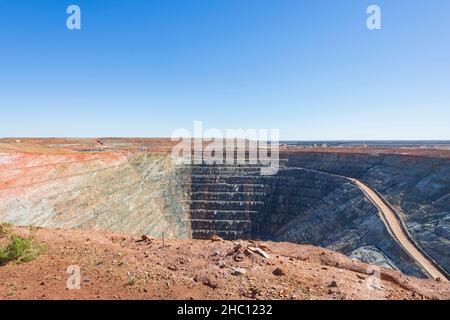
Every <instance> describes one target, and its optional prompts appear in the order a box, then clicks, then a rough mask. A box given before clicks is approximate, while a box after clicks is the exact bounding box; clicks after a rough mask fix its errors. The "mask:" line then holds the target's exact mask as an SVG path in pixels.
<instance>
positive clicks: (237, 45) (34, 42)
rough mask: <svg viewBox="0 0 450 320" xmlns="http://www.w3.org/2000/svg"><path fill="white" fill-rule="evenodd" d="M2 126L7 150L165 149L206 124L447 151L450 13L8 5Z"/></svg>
mask: <svg viewBox="0 0 450 320" xmlns="http://www.w3.org/2000/svg"><path fill="white" fill-rule="evenodd" d="M70 4H77V5H79V6H80V7H81V10H82V30H80V31H69V30H68V29H67V28H66V18H67V16H68V15H67V14H66V12H65V11H66V8H67V6H68V5H70ZM370 4H378V5H380V6H381V9H382V27H383V28H382V30H380V31H369V30H368V29H367V28H366V18H367V14H366V9H367V7H368V6H369V5H370ZM0 114H1V119H2V121H1V125H0V136H3V137H4V136H66V137H67V136H69V137H85V136H145V137H150V136H170V135H171V133H172V131H173V130H175V129H177V128H187V129H192V127H193V121H194V120H202V121H204V123H205V126H206V127H207V128H212V127H215V128H220V129H227V128H244V129H246V128H256V129H259V128H267V129H272V128H274V129H275V128H276V129H280V132H281V138H282V139H297V140H309V139H450V1H448V0H433V1H426V0H409V1H398V0H386V1H381V0H372V1H365V0H339V1H335V0H292V1H288V0H270V1H269V0H177V1H174V0H158V1H157V0H146V1H140V0H133V1H128V0H127V1H125V0H110V1H106V0H105V1H100V0H72V1H65V0H58V1H55V0H52V1H50V0H41V1H33V0H28V1H26V0H0Z"/></svg>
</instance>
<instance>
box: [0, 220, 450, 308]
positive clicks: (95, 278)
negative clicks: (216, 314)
mask: <svg viewBox="0 0 450 320" xmlns="http://www.w3.org/2000/svg"><path fill="white" fill-rule="evenodd" d="M12 232H14V233H16V234H21V235H27V234H28V233H29V230H28V229H27V228H19V227H14V228H13V231H12ZM35 234H36V239H37V241H38V242H41V243H44V244H45V246H46V251H45V253H44V254H42V255H41V256H40V257H38V258H37V259H36V260H34V261H32V262H29V263H25V264H20V265H17V264H15V263H13V262H10V263H8V264H7V265H4V266H1V267H0V299H295V300H297V299H298V300H300V299H450V285H449V284H447V283H442V282H437V281H434V280H420V279H416V278H413V277H408V276H405V275H402V274H401V273H399V272H396V271H391V270H386V269H381V273H380V275H381V287H380V288H372V287H370V285H368V284H370V283H372V282H371V281H372V279H374V276H371V275H370V274H371V273H373V272H372V271H371V267H370V266H369V265H366V264H364V263H361V262H358V261H354V260H350V259H349V258H347V257H345V256H343V255H341V254H339V253H335V252H332V251H328V250H325V249H321V248H317V247H313V246H308V245H296V244H291V243H273V242H258V241H234V242H230V241H223V240H219V241H212V240H207V241H199V240H166V241H165V242H164V244H163V242H162V240H161V239H149V240H142V239H141V238H140V237H136V236H131V235H126V234H115V233H110V232H100V231H82V230H61V229H40V228H38V229H36V231H35ZM7 240H8V237H7V236H3V237H1V239H0V244H3V245H4V244H5V243H6V242H7ZM248 247H250V248H252V247H255V248H259V249H261V250H263V251H264V252H265V253H267V254H268V255H269V256H268V257H263V256H262V255H260V254H258V253H257V252H255V251H254V248H253V252H252V251H251V250H248ZM71 265H76V266H79V267H80V268H81V288H80V289H79V290H76V289H75V290H69V289H67V279H68V278H69V276H70V275H69V274H68V273H67V268H68V267H69V266H71ZM236 267H240V268H243V269H245V271H246V272H245V274H241V275H233V271H235V269H233V268H236Z"/></svg>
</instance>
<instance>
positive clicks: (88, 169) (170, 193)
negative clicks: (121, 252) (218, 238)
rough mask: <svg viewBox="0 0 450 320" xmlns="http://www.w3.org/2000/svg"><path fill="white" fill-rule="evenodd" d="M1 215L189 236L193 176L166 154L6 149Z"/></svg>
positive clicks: (1, 160)
mask: <svg viewBox="0 0 450 320" xmlns="http://www.w3.org/2000/svg"><path fill="white" fill-rule="evenodd" d="M0 172H1V176H0V221H2V222H10V223H14V224H17V225H35V226H40V227H49V228H82V229H99V230H102V229H104V230H112V231H120V232H128V233H134V234H148V235H152V236H158V237H161V236H162V233H163V232H164V233H165V236H166V237H173V238H190V237H191V231H190V222H189V217H188V216H187V215H186V214H184V213H185V212H187V210H186V209H185V208H184V207H183V206H185V205H186V203H187V201H186V197H187V196H188V194H187V193H186V192H185V191H184V190H185V186H186V185H189V184H190V183H189V176H184V175H181V174H180V172H179V170H178V168H177V167H174V166H173V165H172V162H171V160H170V158H168V157H167V156H166V155H154V154H145V153H139V154H127V153H125V154H119V153H118V154H116V153H114V154H106V153H105V154H98V153H97V154H89V153H86V154H81V155H80V154H66V155H34V154H12V155H11V154H3V155H0Z"/></svg>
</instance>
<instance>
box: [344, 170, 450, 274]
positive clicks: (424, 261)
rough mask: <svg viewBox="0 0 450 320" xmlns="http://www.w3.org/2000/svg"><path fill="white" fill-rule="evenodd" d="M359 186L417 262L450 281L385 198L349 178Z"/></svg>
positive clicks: (426, 269) (430, 271)
mask: <svg viewBox="0 0 450 320" xmlns="http://www.w3.org/2000/svg"><path fill="white" fill-rule="evenodd" d="M347 179H349V180H350V181H352V182H353V183H354V184H355V185H356V186H357V187H358V188H360V189H361V190H362V191H363V192H364V194H365V195H366V196H367V197H368V198H369V199H370V200H371V201H372V203H373V204H374V205H375V206H377V207H378V209H379V211H380V213H381V214H382V218H383V220H384V222H385V224H386V226H387V227H388V229H389V231H390V232H391V233H392V235H393V236H394V237H395V239H396V240H397V242H398V243H399V244H400V245H401V246H402V247H403V248H404V249H405V250H406V251H407V252H408V253H409V254H410V255H411V257H413V258H414V259H415V260H416V262H417V263H418V264H419V265H420V266H421V267H422V268H423V269H424V270H425V271H426V272H427V273H428V274H429V275H430V276H431V277H433V278H434V279H437V278H439V279H440V280H441V281H443V282H448V280H447V277H446V276H445V275H444V274H443V273H442V272H441V271H440V270H439V269H438V268H436V267H435V265H434V264H433V263H432V262H431V261H430V260H429V259H428V258H427V257H426V256H425V255H423V254H422V253H421V252H420V251H419V250H418V249H417V247H416V245H415V244H414V243H412V242H411V241H410V240H409V238H408V236H407V234H406V231H405V230H404V228H403V226H402V224H401V223H400V221H399V220H398V217H397V214H396V213H395V212H394V211H393V210H392V209H391V208H390V207H389V206H388V205H386V203H385V202H384V201H383V199H382V198H381V197H380V196H379V195H378V194H377V193H376V192H375V191H374V190H372V189H371V188H370V187H368V186H367V185H365V184H364V183H362V182H361V181H359V180H356V179H353V178H348V177H347Z"/></svg>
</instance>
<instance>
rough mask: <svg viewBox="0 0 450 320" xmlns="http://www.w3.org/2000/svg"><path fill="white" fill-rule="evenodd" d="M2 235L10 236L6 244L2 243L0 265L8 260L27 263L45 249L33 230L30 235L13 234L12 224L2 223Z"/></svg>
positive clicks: (0, 234) (0, 226)
mask: <svg viewBox="0 0 450 320" xmlns="http://www.w3.org/2000/svg"><path fill="white" fill-rule="evenodd" d="M0 236H1V237H8V236H9V241H8V242H7V244H6V245H0V266H2V265H5V264H7V263H8V262H15V263H18V264H20V263H26V262H30V261H32V260H34V259H36V258H37V257H38V256H39V255H40V254H41V253H42V252H43V251H44V249H45V247H44V246H43V245H42V244H39V243H37V241H36V239H35V237H34V232H33V230H30V235H29V236H28V237H22V236H19V235H16V234H13V233H12V231H11V226H10V225H7V224H1V225H0Z"/></svg>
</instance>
